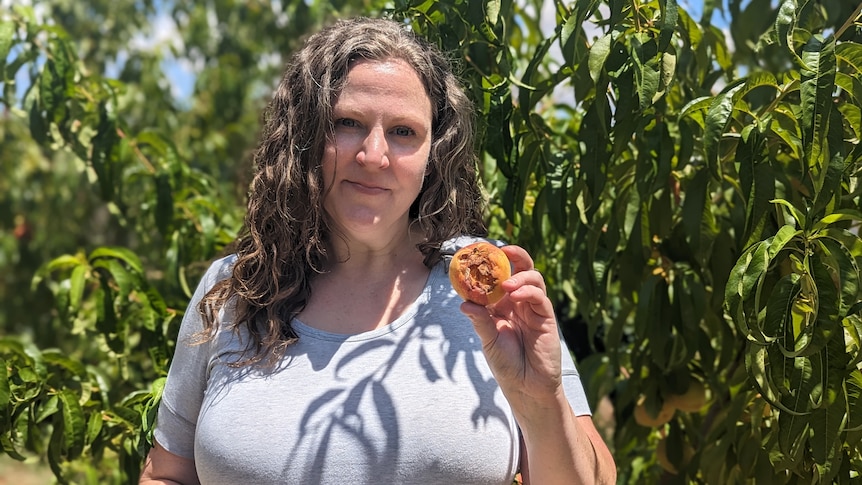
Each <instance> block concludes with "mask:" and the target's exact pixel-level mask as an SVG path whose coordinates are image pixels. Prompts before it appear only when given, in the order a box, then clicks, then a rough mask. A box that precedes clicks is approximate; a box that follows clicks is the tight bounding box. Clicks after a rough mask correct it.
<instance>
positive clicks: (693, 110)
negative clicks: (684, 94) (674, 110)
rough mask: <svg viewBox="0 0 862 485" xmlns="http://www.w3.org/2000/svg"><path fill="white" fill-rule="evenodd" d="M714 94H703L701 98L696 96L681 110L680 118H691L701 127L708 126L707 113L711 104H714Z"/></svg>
mask: <svg viewBox="0 0 862 485" xmlns="http://www.w3.org/2000/svg"><path fill="white" fill-rule="evenodd" d="M712 100H713V98H712V96H701V97H700V98H695V99H693V100H691V101H689V102H688V104H686V105H685V106H683V108H682V110H680V112H679V119H680V120H684V119H689V120H691V121H694V122H695V124H697V125H698V126H700V127H701V129H705V128H706V113H707V111H708V110H709V106H710V105H711V104H712Z"/></svg>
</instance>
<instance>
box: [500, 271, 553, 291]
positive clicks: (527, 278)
mask: <svg viewBox="0 0 862 485" xmlns="http://www.w3.org/2000/svg"><path fill="white" fill-rule="evenodd" d="M502 284H503V290H504V291H506V292H507V293H510V292H512V291H515V290H517V289H518V288H520V287H522V286H535V287H536V288H539V289H540V290H542V292H543V293H545V292H547V291H548V288H547V285H546V284H545V277H544V276H542V273H539V272H538V271H536V270H534V269H533V270H528V271H521V272H520V273H515V274H513V275H512V276H511V277H510V278H509V279H507V280H506V281H504V282H503V283H502Z"/></svg>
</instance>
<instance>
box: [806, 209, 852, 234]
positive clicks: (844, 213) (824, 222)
mask: <svg viewBox="0 0 862 485" xmlns="http://www.w3.org/2000/svg"><path fill="white" fill-rule="evenodd" d="M844 221H849V222H862V212H860V211H858V210H855V209H838V210H836V211H835V212H833V213H831V214H828V215H825V216H823V218H821V219H820V220H819V221H817V222H815V223H814V225H813V226H812V227H811V231H812V232H819V231H822V230H823V229H826V228H827V227H829V226H831V225H832V224H835V223H838V222H844Z"/></svg>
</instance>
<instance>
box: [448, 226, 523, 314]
mask: <svg viewBox="0 0 862 485" xmlns="http://www.w3.org/2000/svg"><path fill="white" fill-rule="evenodd" d="M510 276H512V268H511V266H510V264H509V258H507V257H506V253H504V252H503V251H502V250H501V249H500V248H498V247H497V246H494V245H493V244H491V243H488V242H484V241H480V242H476V243H473V244H470V245H468V246H465V247H463V248H461V249H459V250H458V251H457V252H456V253H455V255H454V256H453V257H452V261H451V262H450V263H449V280H450V281H451V282H452V287H453V288H455V291H456V292H457V293H458V295H459V296H461V298H463V299H465V300H468V301H472V302H473V303H476V304H479V305H482V306H487V305H491V304H493V303H496V302H498V301H500V299H501V298H503V295H504V294H505V293H506V292H505V291H503V288H502V285H501V283H503V282H504V281H506V280H507V279H509V277H510Z"/></svg>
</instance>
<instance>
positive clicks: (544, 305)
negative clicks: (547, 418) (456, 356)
mask: <svg viewBox="0 0 862 485" xmlns="http://www.w3.org/2000/svg"><path fill="white" fill-rule="evenodd" d="M502 250H503V251H504V252H505V253H506V256H507V257H508V258H509V261H510V262H511V263H512V267H513V274H512V277H511V278H509V279H508V280H506V281H504V282H503V283H502V285H503V289H504V290H505V291H506V295H505V296H504V297H503V299H501V300H500V301H498V302H497V303H495V304H493V305H489V306H487V307H483V306H481V305H477V304H475V303H471V302H465V303H463V304H462V305H461V311H462V312H464V314H466V315H467V316H468V317H470V319H471V320H472V321H473V326H474V327H475V329H476V333H477V334H478V335H479V338H480V339H481V340H482V347H483V350H484V352H485V358H486V359H487V361H488V365H489V366H490V367H491V370H492V372H493V373H494V377H495V378H496V379H497V383H498V384H499V385H500V388H501V389H502V390H503V394H504V395H506V397H507V399H509V401H510V405H512V406H513V409H514V408H517V407H518V405H519V404H520V403H519V402H517V401H519V400H521V401H522V402H523V403H524V404H525V405H526V404H531V405H535V404H536V403H549V404H550V403H552V402H554V401H555V400H556V399H558V398H559V396H560V393H562V382H561V376H560V374H561V364H560V358H561V355H560V336H559V333H558V330H557V321H556V317H555V316H554V308H553V305H552V304H551V300H550V299H548V296H547V293H546V287H545V280H544V278H543V277H542V275H541V273H539V272H538V271H536V270H535V268H534V267H533V259H532V258H531V257H530V255H529V254H528V253H527V251H525V250H524V249H523V248H521V247H519V246H514V245H511V246H504V247H503V248H502ZM513 401H515V402H513ZM516 411H517V410H516Z"/></svg>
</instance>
